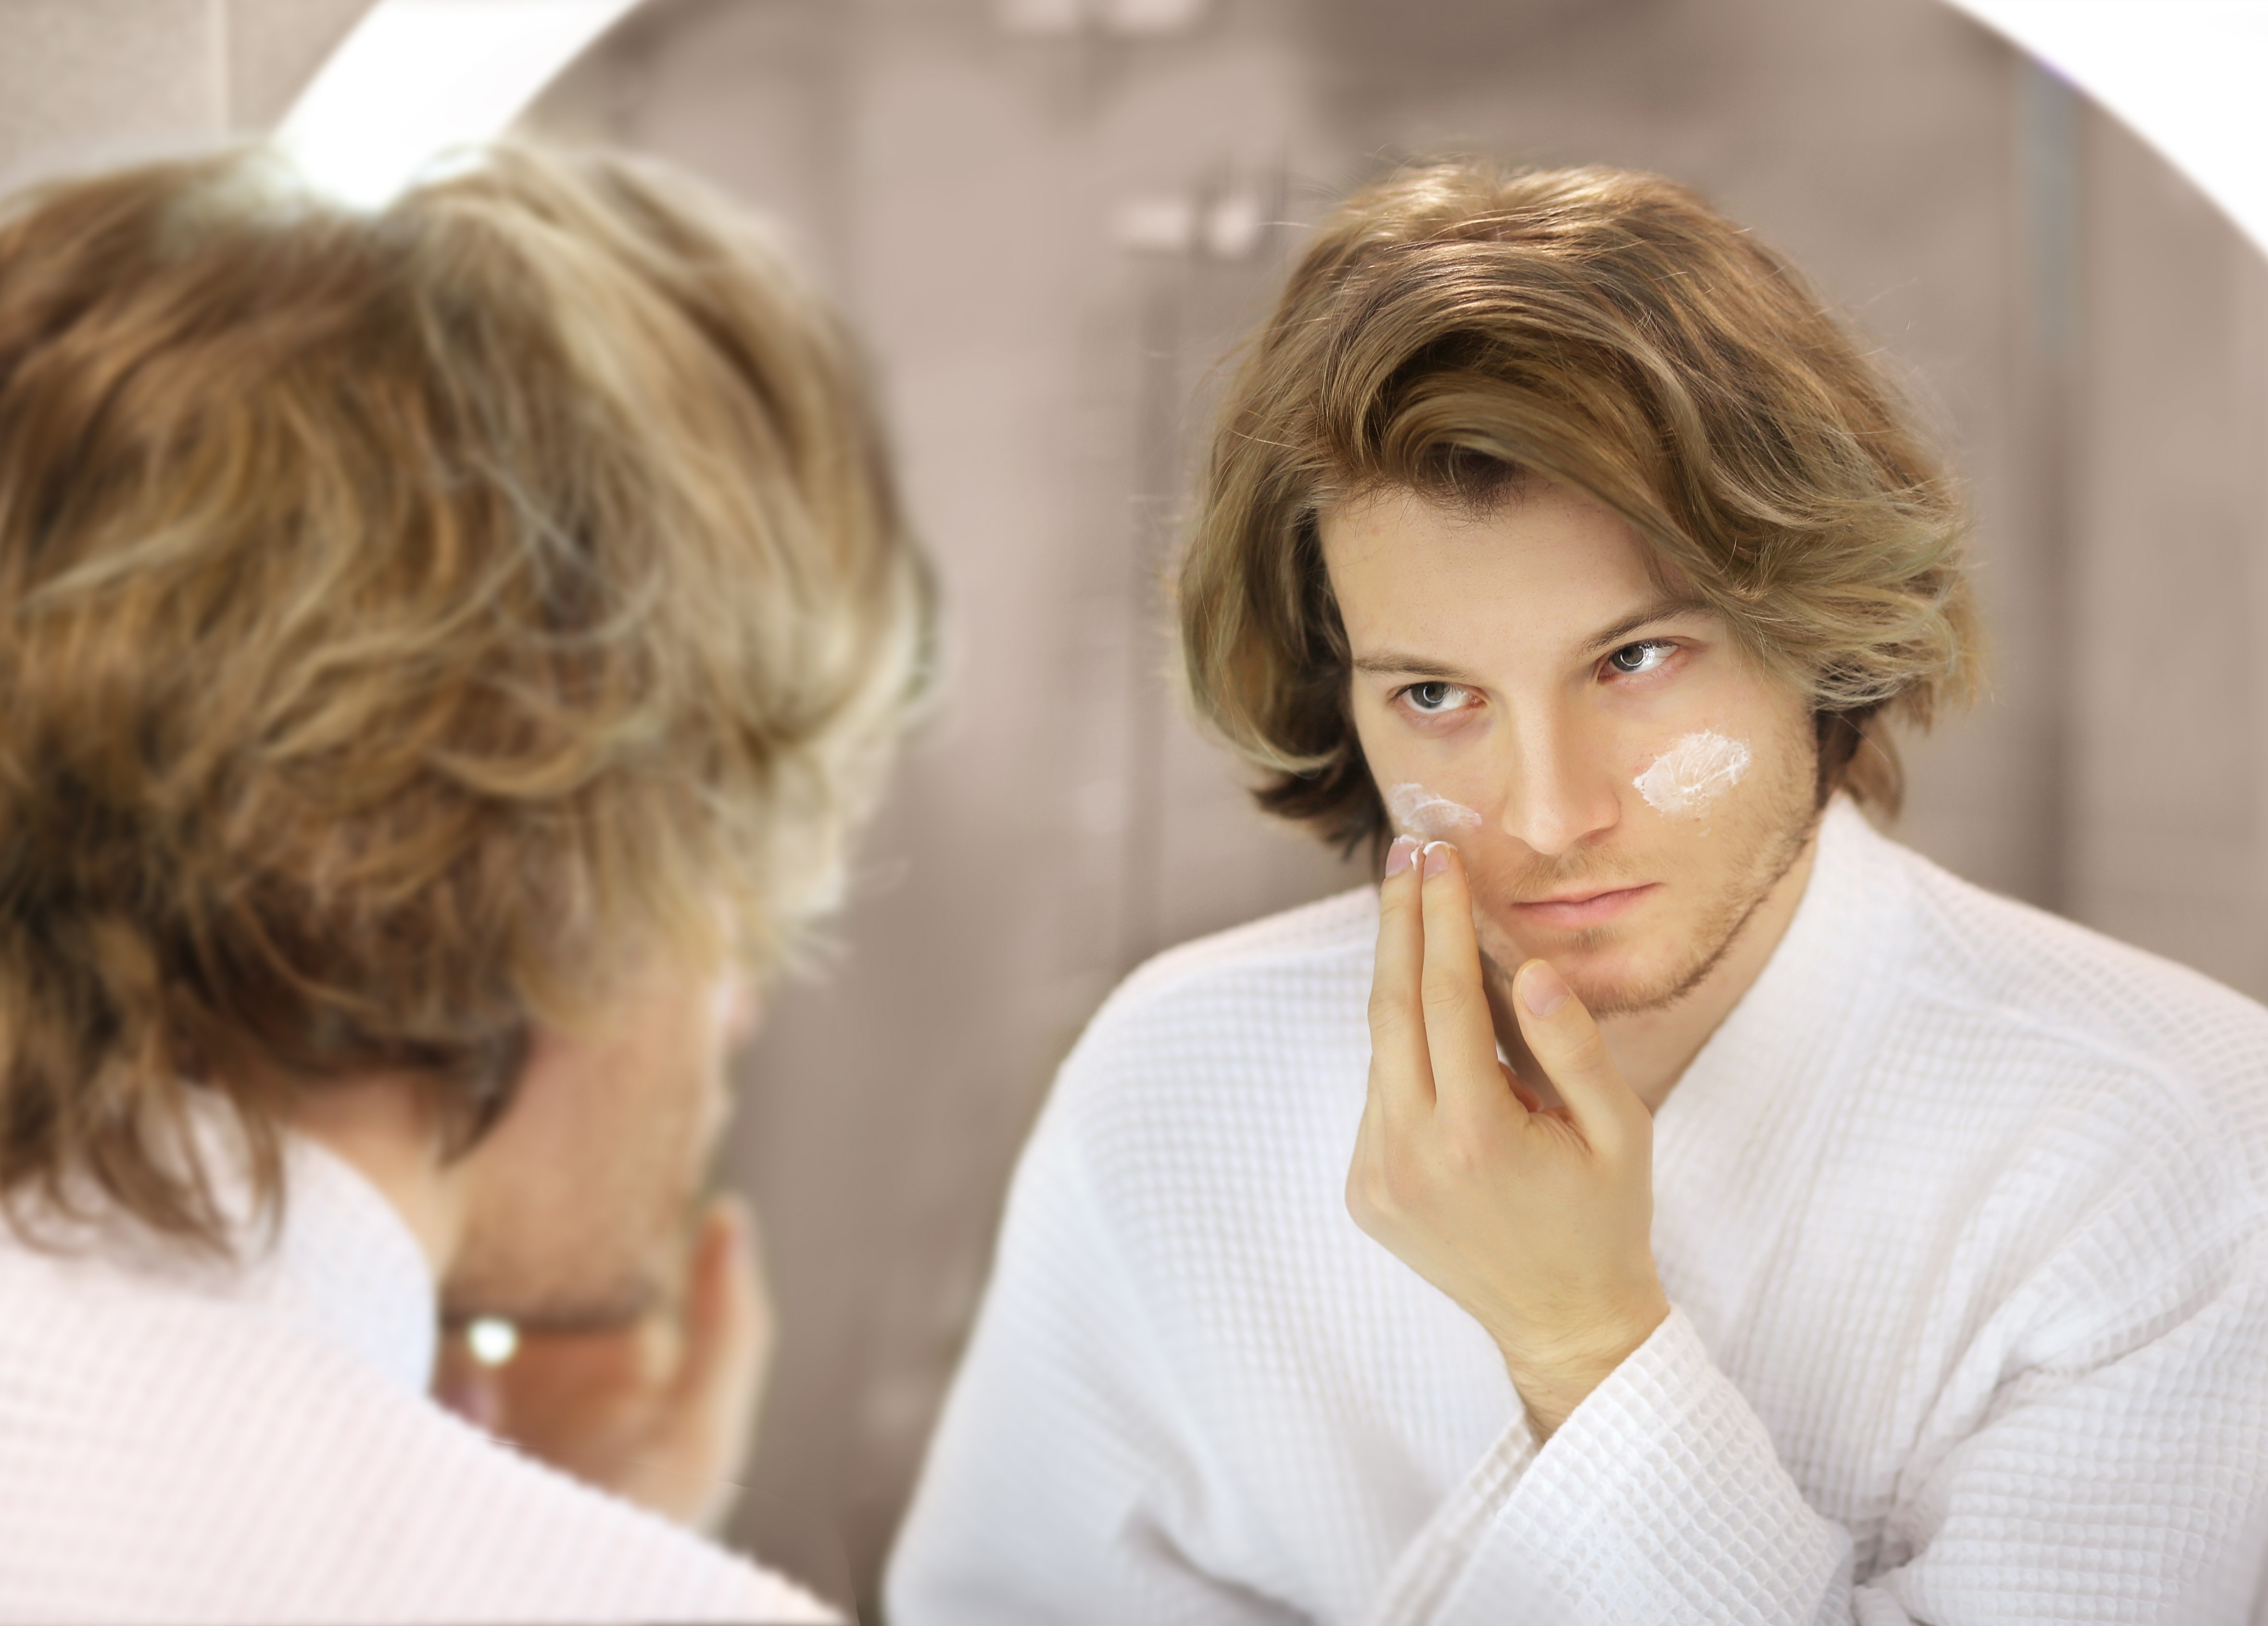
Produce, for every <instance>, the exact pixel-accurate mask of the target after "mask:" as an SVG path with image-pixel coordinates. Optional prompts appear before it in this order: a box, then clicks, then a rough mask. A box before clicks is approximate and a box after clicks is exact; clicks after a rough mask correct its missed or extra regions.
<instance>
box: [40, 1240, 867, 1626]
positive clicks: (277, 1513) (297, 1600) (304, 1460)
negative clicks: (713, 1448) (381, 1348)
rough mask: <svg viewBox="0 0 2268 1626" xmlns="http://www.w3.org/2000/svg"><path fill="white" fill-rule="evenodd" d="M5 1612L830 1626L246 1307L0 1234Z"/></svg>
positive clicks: (677, 1535) (769, 1586) (733, 1566)
mask: <svg viewBox="0 0 2268 1626" xmlns="http://www.w3.org/2000/svg"><path fill="white" fill-rule="evenodd" d="M0 1324H6V1325H9V1326H10V1327H11V1335H9V1336H8V1337H7V1338H6V1339H5V1340H0V1411H4V1413H5V1414H6V1415H7V1418H8V1424H7V1430H6V1431H7V1433H8V1435H9V1438H10V1440H11V1446H10V1450H9V1451H8V1452H6V1453H0V1523H4V1524H5V1526H6V1527H7V1528H8V1530H9V1531H10V1543H9V1545H10V1553H9V1556H8V1557H7V1559H6V1560H5V1561H4V1562H0V1615H14V1616H19V1617H23V1618H47V1617H48V1616H49V1615H54V1616H56V1617H62V1616H66V1615H68V1616H70V1617H72V1618H105V1619H119V1620H132V1619H148V1618H156V1617H168V1618H179V1617H182V1616H187V1615H210V1616H211V1617H213V1618H217V1619H218V1618H226V1619H244V1620H304V1621H321V1620H324V1619H329V1618H338V1617H342V1616H346V1615H354V1616H356V1617H358V1618H380V1617H383V1618H388V1619H399V1620H402V1621H416V1620H442V1619H457V1618H472V1617H475V1616H477V1617H482V1618H497V1619H504V1618H529V1619H534V1618H541V1617H544V1616H547V1615H565V1614H575V1615H593V1614H599V1615H604V1614H615V1615H622V1616H623V1617H625V1618H628V1617H630V1616H633V1615H643V1616H647V1617H667V1618H679V1619H687V1620H698V1619H743V1620H745V1619H778V1620H799V1619H800V1620H812V1619H823V1618H828V1617H827V1616H826V1615H824V1613H823V1611H820V1610H819V1609H818V1608H817V1607H816V1606H815V1605H813V1604H811V1603H810V1602H809V1600H807V1599H805V1598H804V1597H803V1596H802V1594H800V1593H799V1592H798V1591H797V1590H796V1589H795V1588H793V1587H792V1586H789V1585H788V1584H786V1583H784V1582H782V1581H779V1580H778V1579H777V1578H775V1577H771V1576H769V1575H767V1574H765V1573H764V1572H762V1571H758V1570H756V1569H755V1568H754V1567H752V1566H750V1565H748V1564H746V1563H742V1562H740V1561H739V1560H737V1559H735V1558H733V1557H732V1556H729V1555H726V1554H725V1553H723V1552H721V1551H719V1550H718V1549H714V1548H711V1547H710V1546H709V1545H708V1544H707V1543H705V1542H703V1541H699V1540H698V1539H697V1538H696V1537H694V1536H692V1535H690V1534H689V1533H687V1532H684V1531H681V1530H679V1529H677V1528H675V1527H672V1526H670V1525H668V1524H666V1523H665V1522H664V1521H662V1520H660V1519H657V1518H654V1517H653V1516H652V1515H649V1514H646V1513H644V1512H641V1511H639V1510H637V1509H636V1508H634V1507H632V1506H630V1505H629V1504H627V1503H623V1502H620V1501H617V1500H615V1498H612V1497H607V1496H604V1495H601V1494H600V1493H599V1492H597V1491H594V1490H590V1489H588V1488H586V1487H585V1486H583V1485H580V1484H578V1483H575V1482H574V1481H571V1480H570V1479H568V1478H566V1477H565V1476H564V1475H559V1474H556V1473H554V1472H553V1471H551V1470H550V1469H549V1468H543V1467H541V1466H540V1465H538V1464H536V1463H534V1461H532V1460H528V1459H527V1458H524V1457H521V1456H519V1455H517V1454H516V1453H512V1452H510V1451H508V1450H506V1449H505V1448H504V1447H502V1446H498V1445H497V1443H496V1442H494V1441H492V1440H490V1439H489V1438H486V1437H484V1436H482V1435H481V1434H480V1433H478V1432H477V1431H475V1430H474V1429H472V1428H471V1427H469V1426H468V1425H467V1424H464V1423H462V1422H460V1420H458V1419H457V1418H455V1417H454V1416H451V1415H450V1414H448V1413H446V1412H445V1411H443V1410H442V1409H440V1408H439V1407H438V1406H437V1405H435V1404H434V1403H433V1402H431V1401H430V1400H428V1399H426V1398H425V1397H424V1396H423V1395H421V1394H417V1393H416V1392H414V1391H411V1390H408V1389H405V1388H403V1387H401V1385H400V1384H399V1383H398V1382H396V1381H394V1380H392V1379H389V1378H388V1377H387V1376H386V1375H385V1374H383V1373H381V1372H378V1371H377V1370H376V1369H374V1368H372V1367H371V1366H369V1365H365V1363H363V1362H362V1361H360V1360H358V1359H357V1358H355V1357H352V1356H350V1355H348V1354H346V1353H344V1352H342V1351H341V1350H335V1349H333V1348H331V1347H329V1346H328V1345H326V1344H324V1343H321V1342H320V1341H319V1340H316V1339H313V1338H310V1337H307V1336H305V1335H301V1334H300V1333H299V1332H298V1330H297V1329H296V1328H290V1327H286V1326H282V1325H278V1324H276V1323H275V1322H274V1321H270V1320H269V1319H267V1318H265V1317H262V1316H261V1315H259V1314H257V1313H245V1312H244V1311H243V1310H242V1309H241V1308H240V1307H239V1306H231V1305H228V1304H225V1303H223V1302H220V1301H217V1300H215V1299H210V1298H201V1297H199V1296H196V1295H194V1294H176V1293H168V1292H164V1291H140V1290H139V1289H137V1288H136V1285H135V1284H132V1283H131V1282H126V1283H122V1282H120V1281H118V1280H115V1279H109V1280H106V1279H103V1277H102V1273H101V1272H100V1271H99V1269H93V1268H79V1267H75V1266H72V1265H70V1264H67V1263H66V1264H61V1265H59V1264H57V1263H56V1262H53V1261H49V1260H45V1259H40V1258H36V1257H32V1256H30V1255H29V1254H28V1253H27V1250H26V1249H25V1248H24V1247H23V1246H22V1245H21V1244H20V1243H19V1242H18V1241H16V1240H12V1239H8V1238H5V1237H4V1233H0Z"/></svg>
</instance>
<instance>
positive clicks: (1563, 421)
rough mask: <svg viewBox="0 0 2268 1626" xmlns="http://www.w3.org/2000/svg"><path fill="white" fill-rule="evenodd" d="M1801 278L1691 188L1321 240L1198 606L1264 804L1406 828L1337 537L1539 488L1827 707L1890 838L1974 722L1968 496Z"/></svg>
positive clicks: (1364, 229)
mask: <svg viewBox="0 0 2268 1626" xmlns="http://www.w3.org/2000/svg"><path fill="white" fill-rule="evenodd" d="M1909 416H1910V415H1909V414H1908V412H1907V411H1906V409H1905V408H1904V406H1903V404H1902V403H1901V401H1899V399H1898V397H1897V394H1896V391H1895V390H1894V389H1893V388H1892V387H1891V386H1890V385H1889V381H1888V380H1887V379H1885V378H1884V377H1883V376H1882V374H1881V372H1880V371H1879V370H1878V369H1877V368H1876V366H1875V365H1874V364H1873V363H1872V362H1871V361H1870V360H1869V359H1868V357H1867V356H1866V355H1864V354H1863V353H1862V352H1861V350H1860V349H1859V347H1858V345H1857V344H1856V343H1854V342H1853V341H1852V337H1851V335H1849V334H1847V333H1846V332H1845V331H1844V329H1843V328H1842V327H1841V326H1840V325H1839V324H1838V323H1837V321H1836V320H1835V319H1834V318H1833V317H1832V316H1830V314H1829V313H1828V312H1827V311H1826V310H1825V309H1824V308H1823V306H1822V305H1821V303H1820V301H1819V300H1818V299H1817V298H1815V296H1814V295H1813V294H1812V293H1811V292H1810V291H1809V290H1808V289H1807V288H1806V286H1805V285H1804V283H1803V282H1802V281H1801V279H1800V277H1799V276H1797V275H1796V274H1795V272H1794V271H1793V270H1792V269H1790V268H1789V267H1788V265H1787V264H1786V262H1785V261H1782V260H1780V259H1779V258H1778V256H1776V255H1775V254H1773V253H1772V252H1771V250H1769V249H1767V248H1766V247H1764V246H1763V245H1761V244H1760V243H1758V242H1757V241H1756V239H1755V238H1754V237H1753V236H1751V235H1750V234H1749V232H1746V231H1744V230H1742V228H1741V227H1739V226H1737V225H1735V224H1733V223H1732V222H1730V221H1728V220H1727V219H1726V218H1725V217H1723V216H1721V215H1719V214H1718V213H1716V212H1715V211H1714V210H1711V209H1710V208H1709V207H1708V206H1706V205H1705V204H1704V203H1703V202H1701V201H1700V200H1699V199H1697V197H1695V196H1694V195H1693V194H1692V193H1690V192H1689V191H1687V190H1686V189H1685V188H1683V187H1680V186H1677V185H1675V183H1673V182H1670V181H1668V180H1662V179H1661V178H1659V177H1657V176H1653V175H1647V174H1641V173H1632V172H1629V171H1623V170H1614V169H1606V168H1582V169H1563V170H1543V171H1532V172H1526V173H1504V172H1501V171H1498V170H1494V169H1491V168H1489V167H1487V166H1476V165H1468V164H1439V165H1432V166H1425V167H1419V168H1413V169H1410V170H1408V171H1405V172H1403V173H1399V174H1396V175H1395V176H1394V177H1393V178H1391V179H1389V180H1385V181H1383V182H1381V183H1379V184H1377V185H1374V186H1372V187H1370V188H1367V189H1366V190H1364V191H1361V192H1359V193H1357V194H1356V195H1353V196H1352V197H1351V198H1349V199H1348V200H1347V201H1346V202H1344V204H1343V205H1342V206H1341V207H1340V208H1339V209H1338V210H1337V211H1336V212H1335V213H1334V214H1333V215H1332V216H1331V217H1329V219H1328V220H1326V221H1325V222H1324V223H1323V224H1322V227H1321V228H1320V229H1319V230H1318V231H1317V232H1316V234H1315V236H1314V239H1313V240H1312V241H1311V242H1310V243H1309V244H1308V246H1307V249H1306V252H1305V253H1304V254H1302V255H1301V257H1300V261H1299V262H1298V264H1297V265H1296V267H1295V268H1294V269H1293V270H1292V275H1291V278H1290V280H1289V282H1288V283H1287V285H1286V286H1285V290H1284V292H1283V295H1282V297H1281V298H1280V300H1279V301H1278V305H1277V307H1276V309H1275V312H1274V313H1273V314H1272V315H1271V316H1270V318H1269V320H1268V321H1267V322H1266V323H1265V325H1264V326H1263V327H1262V329H1261V330H1260V332H1259V333H1258V335H1256V337H1255V338H1254V340H1253V341H1252V342H1251V344H1250V346H1249V349H1248V353H1247V355H1246V357H1245V358H1244V360H1243V362H1242V364H1241V367H1240V369H1239V370H1238V372H1237V373H1236V374H1235V376H1234V379H1233V382H1232V384H1231V385H1230V386H1229V389H1228V391H1227V393H1226V399H1225V401H1224V402H1223V405H1222V408H1221V410H1220V414H1219V423H1218V427H1217V430H1216V432H1215V435H1214V439H1213V445H1212V450H1211V460H1210V463H1209V466H1208V467H1207V470H1206V473H1205V475H1204V485H1203V488H1202V490H1201V492H1200V495H1199V500H1198V504H1197V512H1196V515H1195V520H1194V525H1193V527H1192V532H1191V535H1190V539H1189V546H1188V549H1187V552H1186V554H1185V555H1184V557H1183V560H1182V565H1181V569H1180V574H1179V581H1178V587H1177V596H1178V603H1179V614H1180V621H1181V633H1182V655H1183V669H1184V673H1185V678H1186V681H1187V683H1188V686H1189V691H1190V695H1191V698H1192V700H1193V702H1194V704H1195V706H1196V709H1197V711H1198V713H1199V715H1200V716H1201V717H1203V718H1204V720H1205V721H1207V722H1208V723H1209V724H1210V725H1211V726H1213V727H1214V728H1215V729H1217V730H1218V731H1219V732H1220V733H1221V734H1222V735H1223V736H1225V737H1226V739H1227V740H1228V741H1229V743H1230V744H1231V745H1232V746H1233V747H1234V748H1235V749H1236V750H1237V751H1238V752H1239V754H1241V756H1242V757H1243V758H1244V759H1245V760H1246V761H1248V763H1250V764H1251V765H1252V766H1253V767H1254V768H1256V769H1257V770H1258V771H1259V773H1260V775H1261V776H1262V779H1261V784H1260V785H1259V788H1258V790H1257V791H1256V795H1257V797H1258V799H1259V801H1260V804H1261V806H1263V807H1264V808H1266V809H1268V810H1270V812H1273V813H1278V814H1281V815H1284V816H1285V817H1288V818H1291V819H1294V820H1303V821H1306V822H1307V823H1308V824H1309V825H1310V826H1311V827H1312V828H1315V829H1316V830H1317V831H1318V832H1319V833H1320V834H1322V835H1324V836H1325V837H1327V838H1328V839H1330V840H1333V841H1336V842H1341V843H1343V844H1344V845H1346V846H1349V847H1353V846H1357V845H1359V844H1361V843H1362V842H1366V841H1372V842H1374V841H1376V840H1378V839H1381V837H1382V835H1383V833H1384V832H1385V830H1386V828H1387V817H1386V810H1385V807H1384V806H1383V805H1382V803H1381V800H1380V797H1379V792H1378V787H1377V786H1376V785H1375V784H1373V781H1372V777H1371V775H1370V771H1369V769H1368V767H1367V765H1366V763H1365V762H1364V761H1363V757H1362V751H1361V747H1360V745H1359V743H1358V741H1357V739H1356V737H1355V732H1354V726H1353V723H1352V721H1351V716H1350V714H1349V711H1348V683H1349V653H1348V649H1347V643H1346V635H1345V631H1344V628H1343V627H1342V625H1341V622H1340V618H1339V614H1338V609H1337V604H1336V603H1335V602H1334V600H1333V599H1332V596H1331V589H1330V583H1329V578H1328V576H1327V574H1326V572H1325V570H1324V565H1323V558H1322V547H1321V543H1320V541H1319V537H1318V529H1317V527H1318V523H1319V521H1320V519H1321V518H1322V515H1323V514H1325V513H1326V512H1328V511H1330V510H1331V509H1332V508H1334V507H1335V506H1337V505H1339V504H1346V503H1349V502H1353V501H1357V500H1360V499H1362V498H1364V497H1370V496H1373V495H1376V494H1378V493H1381V492H1383V491H1387V490H1392V489H1403V490H1408V491H1411V492H1414V493H1416V494H1418V496H1420V497H1425V498H1428V499H1430V500H1432V501H1435V502H1439V503H1442V504H1451V505H1454V506H1455V507H1457V508H1460V509H1462V510H1464V511H1472V512H1480V513H1484V512H1487V511H1491V510H1493V509H1494V508H1495V507H1496V506H1497V505H1499V504H1502V503H1504V502H1506V501H1508V500H1515V499H1516V497H1517V494H1518V489H1519V487H1520V485H1521V482H1524V481H1526V480H1528V479H1531V478H1542V479H1545V480H1549V481H1552V482H1558V483H1561V484H1564V485H1566V486H1568V487H1571V488H1572V489H1577V490H1580V491H1581V492H1583V493H1586V494H1587V495H1588V496H1589V497H1592V498H1594V499H1595V500H1597V501H1598V502H1600V503H1602V504H1605V505H1606V506H1607V507H1608V508H1609V509H1611V510H1612V511H1615V512H1616V513H1617V514H1619V515H1620V516H1621V517H1622V518H1623V519H1624V520H1626V521H1627V522H1628V523H1629V524H1630V526H1631V528H1632V529H1633V530H1634V531H1635V532H1636V533H1637V534H1638V538H1639V539H1640V540H1641V541H1642V542H1643V543H1644V544H1645V545H1646V551H1647V558H1648V562H1649V566H1650V568H1651V569H1652V570H1653V572H1654V573H1655V575H1656V577H1657V578H1658V579H1660V580H1661V582H1662V583H1663V584H1664V585H1666V586H1668V587H1670V588H1671V589H1672V590H1673V591H1674V592H1676V593H1677V594H1678V596H1680V597H1684V598H1690V599H1692V600H1697V601H1698V602H1700V603H1702V604H1704V605H1705V606H1706V607H1708V608H1710V609H1712V610H1713V611H1715V612H1716V613H1717V614H1719V615H1721V616H1722V617H1723V618H1724V620H1725V622H1726V623H1727V626H1728V627H1729V628H1730V629H1732V631H1733V633H1734V636H1735V637H1736V638H1737V640H1738V641H1739V644H1741V646H1742V648H1743V649H1744V651H1747V653H1748V654H1749V656H1750V657H1752V658H1754V659H1755V660H1756V661H1757V662H1758V663H1759V664H1760V666H1762V667H1763V668H1764V670H1766V671H1767V672H1769V673H1773V674H1775V675H1776V676H1778V678H1780V679H1782V680H1784V681H1786V682H1788V683H1790V684H1792V685H1793V686H1795V687H1796V688H1798V689H1800V691H1801V692H1803V693H1805V694H1807V695H1809V697H1810V699H1811V703H1812V706H1813V710H1814V717H1815V733H1816V738H1817V740H1818V744H1819V775H1818V794H1819V798H1820V800H1821V802H1822V803H1824V802H1825V800H1826V799H1827V798H1829V797H1830V796H1831V795H1832V794H1833V793H1834V792H1835V791H1837V790H1838V789H1840V790H1845V791H1849V792H1850V793H1851V794H1852V796H1853V797H1854V798H1857V799H1859V800H1860V801H1863V802H1867V803H1870V804H1873V805H1874V806H1877V807H1880V808H1881V809H1882V810H1884V811H1885V812H1887V813H1896V809H1897V806H1898V803H1899V800H1900V797H1901V793H1902V788H1903V787H1902V780H1901V776H1900V773H1899V769H1898V761H1897V757H1896V750H1895V747H1894V746H1893V744H1892V742H1891V740H1890V739H1889V735H1888V732H1886V729H1885V724H1886V723H1887V722H1889V720H1891V719H1892V718H1899V719H1903V720H1904V721H1906V722H1909V723H1911V724H1914V725H1919V726H1926V725H1927V724H1928V723H1929V721H1930V720H1931V718H1932V717H1933V715H1934V714H1935V713H1936V712H1937V711H1938V710H1939V709H1940V707H1942V706H1944V705H1946V704H1948V703H1953V702H1956V701H1959V700H1962V699H1965V698H1967V697H1968V695H1970V692H1971V691H1972V689H1973V687H1974V684H1975V681H1976V676H1977V663H1978V659H1979V653H1978V651H1979V629H1978V627H1977V617H1976V612H1975V609H1974V607H1973V603H1972V600H1971V595H1970V586H1969V584H1968V579H1967V576H1966V571H1965V569H1964V565H1963V539H1964V535H1965V532H1966V519H1965V515H1964V512H1963V508H1962V503H1961V501H1960V498H1959V496H1958V494H1957V492H1956V491H1955V488H1954V486H1953V483H1952V482H1951V481H1950V480H1949V479H1948V476H1947V475H1945V473H1944V472H1943V471H1942V470H1941V469H1940V467H1939V466H1938V464H1937V463H1936V462H1935V460H1933V457H1932V456H1931V454H1930V452H1928V450H1927V449H1926V447H1925V446H1924V445H1923V444H1922V442H1921V440H1920V438H1919V437H1918V435H1917V434H1916V433H1915V431H1914V430H1913V429H1912V427H1911V423H1910V422H1909Z"/></svg>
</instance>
